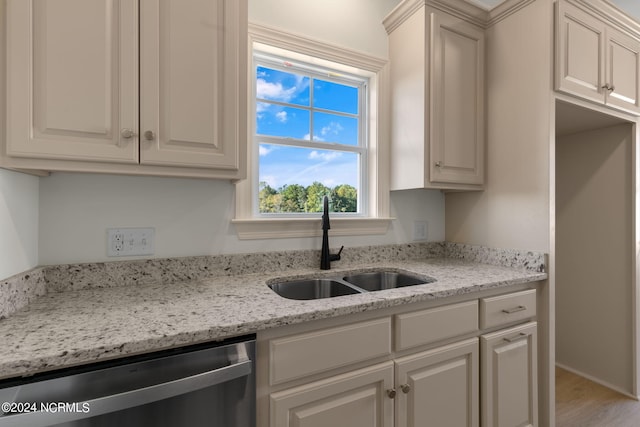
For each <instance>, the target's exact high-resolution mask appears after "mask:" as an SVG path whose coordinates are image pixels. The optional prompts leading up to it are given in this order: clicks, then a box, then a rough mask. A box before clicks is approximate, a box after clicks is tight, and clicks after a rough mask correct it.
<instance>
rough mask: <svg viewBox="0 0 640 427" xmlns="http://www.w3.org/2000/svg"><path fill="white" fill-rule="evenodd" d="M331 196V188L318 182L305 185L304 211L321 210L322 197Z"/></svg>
mask: <svg viewBox="0 0 640 427" xmlns="http://www.w3.org/2000/svg"><path fill="white" fill-rule="evenodd" d="M324 196H331V190H330V189H329V188H328V187H325V186H324V185H323V184H321V183H319V182H317V181H316V182H314V183H313V184H311V185H310V186H308V187H307V201H306V202H305V212H322V208H323V206H322V198H323V197H324Z"/></svg>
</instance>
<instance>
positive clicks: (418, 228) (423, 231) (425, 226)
mask: <svg viewBox="0 0 640 427" xmlns="http://www.w3.org/2000/svg"><path fill="white" fill-rule="evenodd" d="M428 231H429V223H428V222H427V221H413V241H414V242H415V241H420V240H427V237H428Z"/></svg>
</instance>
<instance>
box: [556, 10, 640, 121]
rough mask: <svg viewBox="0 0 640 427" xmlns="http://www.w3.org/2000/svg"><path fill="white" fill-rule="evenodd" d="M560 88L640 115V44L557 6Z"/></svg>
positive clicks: (581, 12)
mask: <svg viewBox="0 0 640 427" xmlns="http://www.w3.org/2000/svg"><path fill="white" fill-rule="evenodd" d="M556 7H557V11H556V12H557V13H556V79H555V81H556V82H555V85H556V90H558V91H561V92H565V93H568V94H570V95H574V96H578V97H581V98H585V99H588V100H590V101H594V102H597V103H600V104H605V105H608V106H611V107H614V108H617V109H620V110H624V111H626V112H629V113H632V114H636V115H640V40H639V39H637V38H635V37H633V36H632V35H631V34H625V33H623V32H622V31H619V30H618V29H616V28H614V27H613V26H612V25H609V24H608V23H605V22H604V21H601V20H600V19H599V18H596V17H595V16H593V15H591V14H590V13H588V12H587V11H585V10H582V9H580V8H579V7H577V6H576V5H573V4H571V3H568V2H566V1H559V2H558V3H557V6H556Z"/></svg>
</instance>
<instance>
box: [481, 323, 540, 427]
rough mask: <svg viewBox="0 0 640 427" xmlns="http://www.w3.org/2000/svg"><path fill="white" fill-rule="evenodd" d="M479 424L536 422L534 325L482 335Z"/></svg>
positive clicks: (510, 426)
mask: <svg viewBox="0 0 640 427" xmlns="http://www.w3.org/2000/svg"><path fill="white" fill-rule="evenodd" d="M480 343H481V347H482V378H481V384H482V385H481V393H480V394H481V395H482V408H483V411H482V425H483V427H516V426H517V427H528V426H534V427H535V426H537V425H538V387H537V378H538V377H537V375H538V369H537V366H538V363H537V348H538V346H537V324H536V322H530V323H527V324H525V325H522V326H517V327H513V328H509V329H506V330H501V331H498V332H494V333H491V334H487V335H483V336H482V337H481V340H480Z"/></svg>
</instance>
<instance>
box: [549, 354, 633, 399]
mask: <svg viewBox="0 0 640 427" xmlns="http://www.w3.org/2000/svg"><path fill="white" fill-rule="evenodd" d="M556 367H558V368H561V369H564V370H565V371H569V372H571V373H572V374H576V375H578V376H581V377H583V378H586V379H588V380H589V381H593V382H594V383H597V384H600V385H601V386H603V387H606V388H608V389H611V390H613V391H616V392H618V393H620V394H623V395H625V396H627V397H629V398H631V399H634V400H640V397H639V396H635V395H633V394H631V393H629V392H628V391H626V390H623V389H622V388H620V387H618V386H616V385H613V384H610V383H608V382H606V381H602V380H601V379H599V378H596V377H594V376H592V375H589V374H585V373H584V372H580V371H578V370H577V369H573V368H570V367H568V366H566V365H563V364H562V363H557V362H556Z"/></svg>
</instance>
